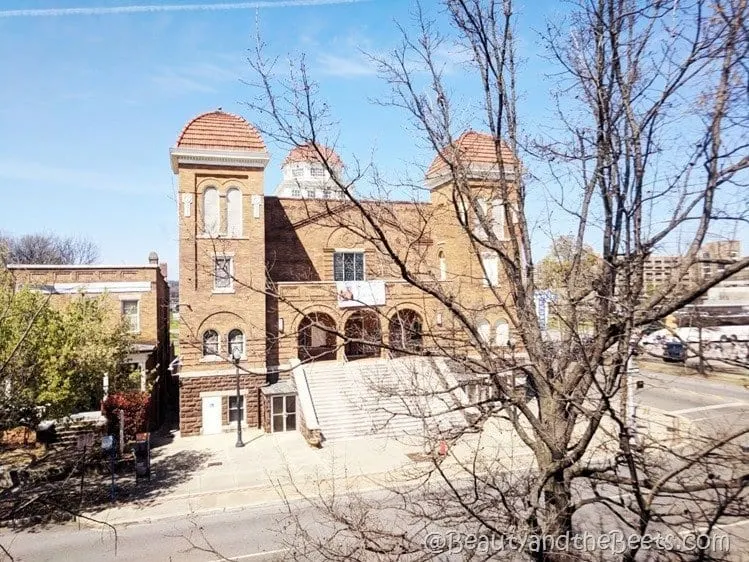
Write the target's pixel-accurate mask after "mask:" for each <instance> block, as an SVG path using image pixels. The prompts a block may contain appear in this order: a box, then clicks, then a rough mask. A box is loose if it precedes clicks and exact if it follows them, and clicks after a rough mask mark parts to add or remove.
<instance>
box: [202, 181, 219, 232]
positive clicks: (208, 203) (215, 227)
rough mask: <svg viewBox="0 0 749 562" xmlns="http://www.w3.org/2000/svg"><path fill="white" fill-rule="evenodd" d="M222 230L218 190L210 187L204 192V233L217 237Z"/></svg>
mask: <svg viewBox="0 0 749 562" xmlns="http://www.w3.org/2000/svg"><path fill="white" fill-rule="evenodd" d="M219 228H221V214H220V211H219V206H218V189H216V188H215V187H209V188H208V189H206V190H205V191H204V192H203V231H204V232H205V233H206V234H209V235H211V236H217V235H218V233H219Z"/></svg>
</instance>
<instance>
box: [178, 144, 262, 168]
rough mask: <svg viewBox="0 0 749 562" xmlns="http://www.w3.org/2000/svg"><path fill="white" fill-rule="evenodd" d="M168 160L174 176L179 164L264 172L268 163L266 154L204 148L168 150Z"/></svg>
mask: <svg viewBox="0 0 749 562" xmlns="http://www.w3.org/2000/svg"><path fill="white" fill-rule="evenodd" d="M169 158H170V160H171V163H172V172H174V173H175V174H176V173H177V171H178V169H179V165H180V164H195V165H203V166H222V167H224V168H259V169H261V170H264V169H265V167H266V166H267V165H268V162H269V161H270V155H269V154H268V153H267V152H251V151H245V150H210V149H205V148H188V147H184V148H179V147H175V148H170V149H169Z"/></svg>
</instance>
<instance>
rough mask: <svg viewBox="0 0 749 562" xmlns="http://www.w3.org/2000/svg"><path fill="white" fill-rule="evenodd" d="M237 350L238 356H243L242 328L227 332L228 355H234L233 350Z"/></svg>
mask: <svg viewBox="0 0 749 562" xmlns="http://www.w3.org/2000/svg"><path fill="white" fill-rule="evenodd" d="M235 349H236V350H238V351H239V356H240V357H244V334H243V333H242V330H232V331H231V332H229V355H230V356H231V357H234V350H235Z"/></svg>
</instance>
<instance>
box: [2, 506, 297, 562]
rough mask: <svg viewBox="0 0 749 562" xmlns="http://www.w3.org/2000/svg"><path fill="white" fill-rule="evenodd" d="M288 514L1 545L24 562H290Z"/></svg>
mask: <svg viewBox="0 0 749 562" xmlns="http://www.w3.org/2000/svg"><path fill="white" fill-rule="evenodd" d="M299 509H300V510H301V509H302V507H301V506H300V508H299ZM284 514H285V507H284V506H283V504H281V503H278V502H277V503H275V504H272V505H268V506H262V507H253V508H252V509H247V510H238V511H235V512H229V513H219V514H213V515H203V516H191V517H190V518H177V519H170V520H163V521H157V522H154V523H144V524H138V525H129V526H127V527H124V528H119V529H118V530H117V537H116V539H115V536H114V533H112V531H111V530H108V529H102V528H97V529H93V528H85V527H83V528H79V527H78V526H77V525H73V524H68V525H64V526H53V527H49V528H47V529H43V530H40V531H37V532H21V533H12V532H7V531H5V532H3V534H2V535H0V544H2V545H3V547H4V548H5V549H7V550H8V551H10V553H11V554H12V555H13V557H14V560H16V561H19V562H23V561H25V562H32V561H33V562H61V561H66V562H67V561H69V562H78V561H80V562H87V561H92V562H94V561H105V560H107V561H116V562H141V561H143V560H149V561H162V560H163V561H171V560H174V561H180V562H182V561H185V562H205V561H213V560H226V559H227V558H229V559H233V560H253V561H254V560H257V561H276V560H278V561H280V560H286V557H285V553H286V549H285V547H284V543H283V537H282V535H281V534H280V532H279V531H280V529H279V521H280V519H281V518H282V517H283V515H284ZM308 515H311V513H310V514H308ZM274 529H275V531H274ZM2 559H3V558H2V555H0V560H2Z"/></svg>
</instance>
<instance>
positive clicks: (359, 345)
mask: <svg viewBox="0 0 749 562" xmlns="http://www.w3.org/2000/svg"><path fill="white" fill-rule="evenodd" d="M344 333H345V334H346V347H345V351H346V358H347V359H349V360H352V361H353V360H355V359H364V358H366V357H379V356H380V345H381V344H382V332H381V330H380V320H379V319H378V318H377V314H376V313H375V312H374V311H371V310H363V311H360V312H354V313H353V314H352V315H351V316H350V317H349V319H348V320H346V326H345V327H344ZM351 340H357V341H351Z"/></svg>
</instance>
